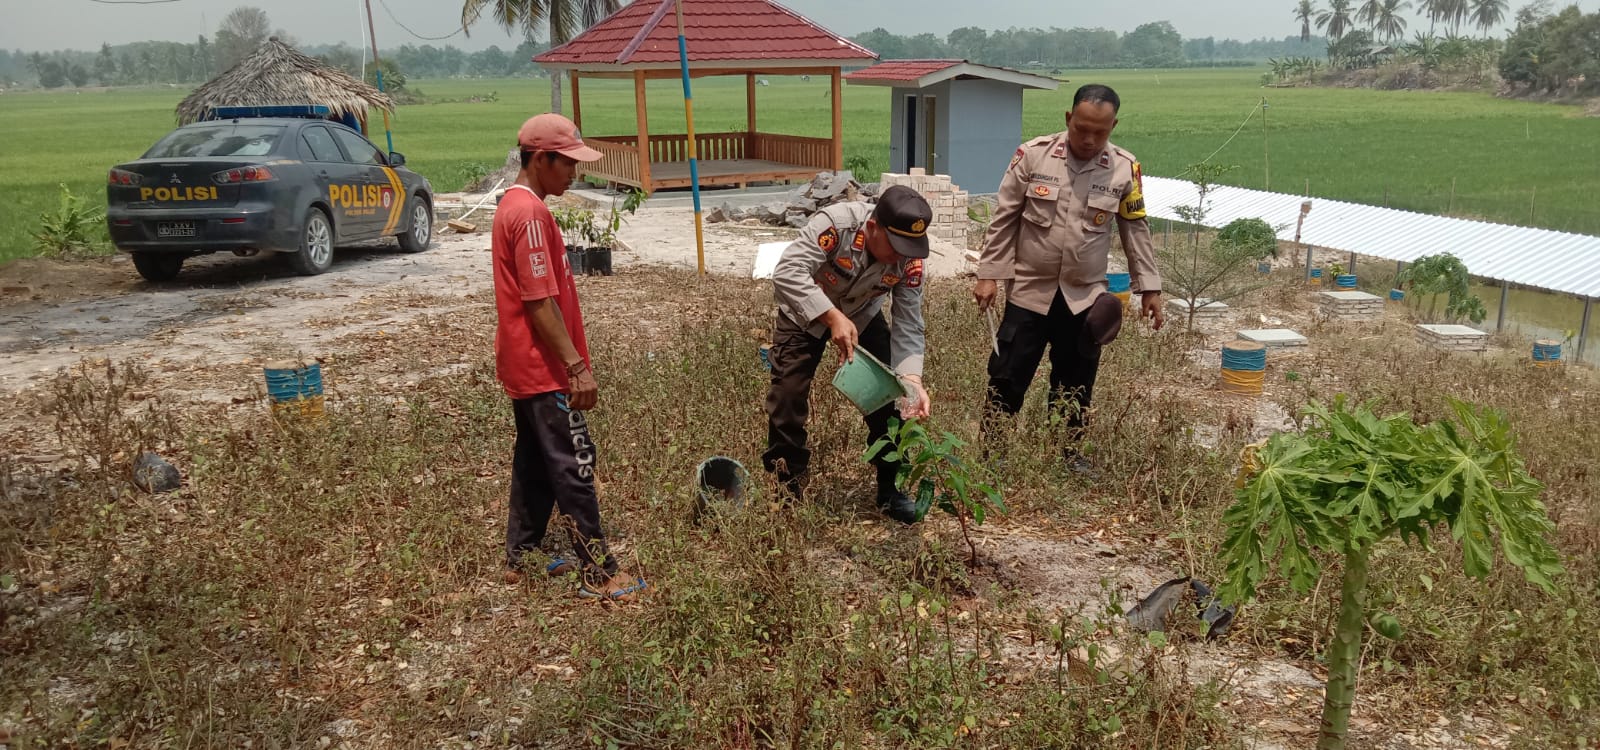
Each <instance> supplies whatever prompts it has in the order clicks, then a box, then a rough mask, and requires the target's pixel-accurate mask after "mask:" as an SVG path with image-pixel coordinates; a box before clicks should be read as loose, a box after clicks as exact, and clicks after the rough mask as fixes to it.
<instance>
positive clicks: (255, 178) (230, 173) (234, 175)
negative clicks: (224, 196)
mask: <svg viewBox="0 0 1600 750" xmlns="http://www.w3.org/2000/svg"><path fill="white" fill-rule="evenodd" d="M211 179H212V181H214V182H216V183H217V184H218V185H237V184H239V183H241V182H266V181H267V180H274V179H277V178H276V177H273V176H272V170H270V169H267V168H266V167H238V168H236V169H229V170H226V171H222V172H218V173H216V174H214V175H211Z"/></svg>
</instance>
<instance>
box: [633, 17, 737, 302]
mask: <svg viewBox="0 0 1600 750" xmlns="http://www.w3.org/2000/svg"><path fill="white" fill-rule="evenodd" d="M677 13H678V66H679V67H680V68H682V70H683V119H684V121H685V124H686V125H687V127H688V130H689V144H688V146H689V186H690V188H691V189H692V190H693V192H694V253H695V261H696V263H697V264H698V266H699V268H700V276H701V277H702V278H704V277H705V275H706V236H705V225H704V224H703V223H702V222H701V220H700V161H699V157H698V155H697V154H696V152H695V143H694V96H693V95H692V94H691V93H690V91H689V44H688V43H687V42H685V41H684V38H683V0H678V1H677ZM641 85H642V84H641ZM750 119H752V120H754V119H755V109H754V106H753V105H752V107H751V110H750ZM752 129H753V128H752Z"/></svg>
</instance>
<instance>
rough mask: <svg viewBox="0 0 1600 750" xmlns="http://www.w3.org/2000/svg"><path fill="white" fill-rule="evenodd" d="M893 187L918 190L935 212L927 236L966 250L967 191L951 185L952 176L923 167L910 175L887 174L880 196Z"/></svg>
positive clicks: (883, 177)
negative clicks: (929, 171)
mask: <svg viewBox="0 0 1600 750" xmlns="http://www.w3.org/2000/svg"><path fill="white" fill-rule="evenodd" d="M891 185H904V186H906V187H909V188H911V189H912V190H915V191H917V192H918V193H919V194H921V195H922V197H923V198H924V199H926V200H927V201H928V206H929V207H931V208H932V209H933V226H931V227H928V236H929V237H933V238H935V239H939V240H943V241H945V242H948V243H950V244H952V245H955V246H956V247H958V248H961V249H962V250H965V249H966V248H967V230H968V229H969V228H970V227H971V222H970V220H968V218H967V191H965V190H962V189H961V188H959V187H957V186H955V185H953V184H951V183H950V175H943V174H928V173H927V170H925V169H923V168H922V167H912V168H911V173H910V174H895V173H893V172H884V173H883V174H882V175H881V176H880V179H879V186H878V190H879V192H880V193H881V192H882V191H883V190H885V189H887V188H888V187H889V186H891Z"/></svg>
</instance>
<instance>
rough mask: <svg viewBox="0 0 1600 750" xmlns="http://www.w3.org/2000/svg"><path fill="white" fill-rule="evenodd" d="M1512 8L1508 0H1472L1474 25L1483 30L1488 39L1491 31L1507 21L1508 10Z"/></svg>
mask: <svg viewBox="0 0 1600 750" xmlns="http://www.w3.org/2000/svg"><path fill="white" fill-rule="evenodd" d="M1510 7H1511V6H1510V3H1508V2H1506V0H1472V25H1473V26H1476V27H1478V28H1479V29H1481V30H1482V31H1483V36H1484V37H1485V38H1487V37H1488V36H1489V31H1490V30H1491V29H1493V28H1494V27H1496V26H1499V25H1500V23H1501V22H1502V21H1504V20H1506V10H1507V9H1509V8H1510Z"/></svg>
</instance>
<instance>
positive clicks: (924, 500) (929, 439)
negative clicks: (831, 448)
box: [862, 418, 1006, 566]
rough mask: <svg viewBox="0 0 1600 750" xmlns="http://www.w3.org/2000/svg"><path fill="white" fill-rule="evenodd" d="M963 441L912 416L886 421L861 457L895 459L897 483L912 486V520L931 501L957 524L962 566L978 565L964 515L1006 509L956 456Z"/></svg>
mask: <svg viewBox="0 0 1600 750" xmlns="http://www.w3.org/2000/svg"><path fill="white" fill-rule="evenodd" d="M963 445H965V443H963V442H962V441H961V440H960V439H959V438H957V437H956V436H955V435H952V434H950V433H949V432H941V433H940V434H939V436H938V437H935V436H934V435H933V434H932V433H930V432H928V428H926V427H924V426H922V423H921V422H920V421H918V420H915V419H908V420H906V421H904V422H902V421H900V420H899V419H898V418H894V419H890V420H889V434H888V435H885V436H884V437H882V438H880V439H879V440H878V441H877V442H875V443H873V444H872V445H870V446H868V447H867V452H866V454H865V455H864V456H863V457H862V460H864V461H871V460H872V459H874V458H877V457H878V456H880V455H881V456H883V457H884V458H886V459H888V460H890V461H899V462H900V475H899V476H898V477H897V481H898V482H899V484H900V486H901V487H904V488H906V490H907V491H911V488H913V487H915V488H916V490H915V496H916V504H917V520H918V521H921V520H922V519H923V517H924V516H926V515H927V514H928V510H929V509H930V508H932V507H934V506H935V505H937V506H938V507H939V509H940V510H943V511H944V512H946V513H949V514H951V515H953V516H955V517H956V519H957V520H958V521H959V522H960V523H961V538H962V539H964V540H965V541H966V543H967V553H968V557H967V565H968V566H976V565H977V564H978V547H977V545H976V544H974V543H973V541H972V534H971V533H970V531H969V528H968V526H967V519H969V518H970V519H972V522H974V523H976V524H978V525H979V526H982V525H983V520H984V518H985V517H987V516H988V514H989V510H990V508H993V509H995V510H998V511H1000V512H1001V513H1004V512H1006V505H1005V502H1004V501H1002V500H1001V499H1000V491H999V490H996V489H995V488H994V487H993V486H991V485H989V484H986V483H984V482H982V481H979V480H978V479H977V478H975V477H974V476H973V474H972V472H971V470H970V469H969V468H968V467H967V464H966V462H965V461H963V460H961V457H960V456H958V455H956V451H957V450H958V449H960V448H961V447H962V446H963Z"/></svg>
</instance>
